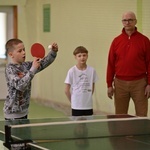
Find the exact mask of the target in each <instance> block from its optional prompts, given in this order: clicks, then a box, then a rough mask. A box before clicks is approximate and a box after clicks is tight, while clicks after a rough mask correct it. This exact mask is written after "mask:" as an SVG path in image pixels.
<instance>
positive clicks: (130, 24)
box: [122, 13, 137, 31]
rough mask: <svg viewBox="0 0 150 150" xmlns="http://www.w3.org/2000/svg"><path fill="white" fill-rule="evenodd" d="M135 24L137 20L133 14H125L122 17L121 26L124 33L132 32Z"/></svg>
mask: <svg viewBox="0 0 150 150" xmlns="http://www.w3.org/2000/svg"><path fill="white" fill-rule="evenodd" d="M136 23H137V20H136V18H135V16H134V15H133V14H131V13H126V14H124V15H123V16H122V24H123V26H124V28H125V30H126V31H133V30H134V29H135V25H136Z"/></svg>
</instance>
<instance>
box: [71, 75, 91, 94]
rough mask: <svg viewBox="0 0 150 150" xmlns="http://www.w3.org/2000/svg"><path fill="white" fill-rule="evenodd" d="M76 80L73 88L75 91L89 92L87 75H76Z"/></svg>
mask: <svg viewBox="0 0 150 150" xmlns="http://www.w3.org/2000/svg"><path fill="white" fill-rule="evenodd" d="M78 78H79V79H78V82H77V83H76V86H75V87H76V88H75V89H74V90H75V91H76V92H80V93H87V92H91V89H90V82H89V80H88V76H87V75H86V74H84V73H82V74H81V75H79V76H78Z"/></svg>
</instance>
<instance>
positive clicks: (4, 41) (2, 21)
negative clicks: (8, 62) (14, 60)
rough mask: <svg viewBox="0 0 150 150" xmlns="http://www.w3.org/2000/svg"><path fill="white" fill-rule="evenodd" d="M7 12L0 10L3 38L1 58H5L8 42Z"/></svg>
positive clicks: (0, 50) (0, 47)
mask: <svg viewBox="0 0 150 150" xmlns="http://www.w3.org/2000/svg"><path fill="white" fill-rule="evenodd" d="M6 15H7V14H6V13H2V12H0V29H1V33H0V39H1V44H0V59H5V58H6V55H5V43H6V19H7V16H6Z"/></svg>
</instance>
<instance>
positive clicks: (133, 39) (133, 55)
mask: <svg viewBox="0 0 150 150" xmlns="http://www.w3.org/2000/svg"><path fill="white" fill-rule="evenodd" d="M114 77H117V78H118V79H121V80H125V81H131V80H137V79H141V78H143V77H147V79H148V84H150V41H149V39H148V38H147V37H146V36H144V35H143V34H141V33H139V32H138V31H137V28H136V31H135V32H134V33H133V34H132V35H131V36H130V37H129V36H128V35H127V34H126V33H125V30H124V29H123V30H122V33H121V34H120V35H119V36H118V37H116V38H115V39H114V40H113V42H112V44H111V47H110V51H109V56H108V65H107V86H108V87H111V86H112V83H113V80H114Z"/></svg>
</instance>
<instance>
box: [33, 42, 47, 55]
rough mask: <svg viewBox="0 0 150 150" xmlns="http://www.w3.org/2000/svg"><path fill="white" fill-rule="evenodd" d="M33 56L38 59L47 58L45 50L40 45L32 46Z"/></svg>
mask: <svg viewBox="0 0 150 150" xmlns="http://www.w3.org/2000/svg"><path fill="white" fill-rule="evenodd" d="M31 55H32V56H33V57H37V58H43V57H44V56H45V49H44V47H43V45H41V44H40V43H34V44H33V45H32V46H31Z"/></svg>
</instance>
